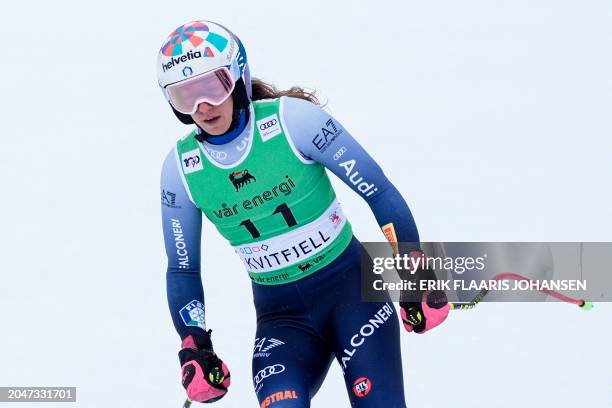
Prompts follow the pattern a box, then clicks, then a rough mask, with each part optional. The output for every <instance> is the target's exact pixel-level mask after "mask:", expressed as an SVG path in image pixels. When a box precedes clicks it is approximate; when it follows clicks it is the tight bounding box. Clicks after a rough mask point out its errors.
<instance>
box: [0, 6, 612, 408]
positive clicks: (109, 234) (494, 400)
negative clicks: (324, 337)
mask: <svg viewBox="0 0 612 408" xmlns="http://www.w3.org/2000/svg"><path fill="white" fill-rule="evenodd" d="M183 4H188V6H183ZM199 18H208V19H211V20H217V21H219V22H222V23H223V24H225V25H227V26H228V27H230V28H231V29H232V30H233V31H234V32H235V33H237V34H238V35H239V36H240V37H241V38H242V39H243V41H244V43H245V45H246V47H247V53H248V57H249V62H250V66H251V69H252V72H253V74H254V75H255V76H258V77H261V78H263V79H266V80H269V81H272V82H274V83H275V84H277V85H278V86H280V87H286V86H290V85H292V84H299V85H303V86H308V87H314V88H317V89H318V90H320V91H321V95H322V96H323V97H324V99H326V100H328V101H329V105H328V107H329V109H330V111H331V112H332V113H333V114H334V115H335V116H336V117H337V119H338V120H340V121H341V122H342V123H343V124H344V125H345V126H346V127H347V128H348V129H349V130H350V131H351V132H352V133H353V134H354V135H355V136H356V137H357V138H358V139H359V141H360V142H361V143H362V144H363V145H364V146H365V147H366V148H367V149H368V150H369V152H370V153H371V154H372V155H373V156H374V157H375V158H376V159H377V160H378V161H379V162H380V164H381V165H382V167H383V168H384V169H385V172H386V173H387V175H388V176H389V177H390V179H391V180H392V181H393V182H394V183H395V184H396V186H397V187H398V188H399V190H400V191H401V192H402V193H403V194H404V197H405V198H406V199H407V200H408V202H409V204H410V206H411V209H412V210H413V213H414V215H415V217H416V219H417V222H418V225H419V227H420V231H421V236H422V239H423V240H425V241H469V240H489V241H493V240H503V241H513V240H516V241H599V240H604V241H612V232H611V231H612V215H611V211H610V201H611V198H612V196H611V193H610V174H611V172H612V160H611V158H612V156H611V153H612V138H611V137H610V136H611V135H612V124H611V115H610V112H611V111H612V93H611V91H612V80H611V77H610V73H611V72H612V48H611V41H610V40H611V39H612V24H611V22H612V3H610V2H609V1H606V0H600V1H595V0H584V1H580V2H576V1H567V0H557V1H553V0H536V1H533V0H532V1H527V0H514V1H501V0H497V1H491V0H487V1H485V0H466V1H461V2H456V1H450V0H441V1H437V2H417V1H387V2H363V1H353V2H350V3H349V2H330V1H318V0H317V1H309V2H307V3H306V2H299V3H295V2H292V3H291V4H289V3H287V2H281V1H269V2H260V3H258V4H257V6H256V7H254V6H253V3H252V2H246V1H236V2H232V3H228V2H206V3H203V2H200V3H182V4H181V5H178V3H169V2H159V1H147V2H144V1H134V2H125V1H123V2H119V1H114V0H109V1H106V2H76V1H54V2H43V1H40V0H36V1H22V2H19V3H17V2H11V3H10V5H8V4H5V5H4V6H3V12H2V13H1V15H0V33H1V34H2V38H5V42H4V44H5V45H4V47H3V55H4V58H3V61H2V64H1V67H0V70H1V73H2V75H1V77H2V78H4V81H2V84H1V85H0V87H1V88H0V89H1V93H2V95H3V98H2V99H1V101H0V112H2V120H1V121H0V126H1V135H2V137H1V138H0V151H1V157H2V159H1V161H0V175H1V176H0V177H1V181H2V199H1V200H0V211H2V213H4V214H5V215H6V216H5V221H4V222H3V223H2V225H3V226H2V232H3V233H2V234H1V237H0V248H1V251H2V267H1V269H2V275H1V278H0V318H1V320H2V322H3V323H4V324H3V328H2V331H1V335H0V367H1V369H0V385H1V386H19V385H20V386H60V385H62V386H76V387H78V392H77V400H78V402H77V404H76V406H79V407H88V408H89V407H92V408H93V407H108V406H114V407H159V406H167V407H179V406H181V404H182V401H183V400H184V393H183V390H182V387H181V386H180V374H179V366H178V359H177V356H176V354H177V351H178V345H179V344H178V337H177V335H176V334H175V332H174V329H173V328H172V325H171V321H170V317H169V313H168V310H167V306H166V298H165V286H164V285H165V276H164V273H165V255H164V252H163V242H162V236H161V228H160V226H161V223H160V217H159V213H160V208H159V207H160V206H159V190H158V182H159V173H160V167H161V163H162V160H163V158H164V156H165V154H166V153H167V151H168V150H169V149H170V148H171V145H172V144H173V142H174V141H175V140H176V139H177V138H178V137H180V136H182V135H183V134H184V133H186V132H187V128H186V127H184V126H183V125H181V124H180V123H179V122H178V121H177V120H175V119H174V117H173V116H172V114H171V111H170V109H169V108H168V106H167V104H166V102H165V101H164V99H163V97H162V95H161V93H160V91H159V90H158V87H157V83H156V77H155V75H156V74H155V58H156V53H157V50H158V49H159V47H160V46H161V44H162V42H163V40H164V39H165V38H166V36H167V35H168V34H169V33H170V31H172V30H173V29H174V28H175V27H177V26H178V25H180V24H183V23H184V22H187V21H191V20H194V19H199ZM398 121H399V122H401V123H402V127H401V128H400V127H398V126H397V123H398ZM335 184H336V186H337V190H338V194H339V196H340V199H341V201H342V202H343V203H344V206H345V210H346V212H347V213H348V216H349V218H350V219H351V220H353V225H354V228H355V230H356V235H357V236H358V237H359V238H360V239H361V240H381V239H382V235H381V233H380V232H379V230H378V228H377V225H376V223H375V220H374V217H373V216H372V215H371V213H370V212H369V209H368V207H367V206H366V205H365V203H364V202H362V201H361V200H359V199H358V198H357V197H356V196H355V195H354V194H353V193H352V192H351V191H350V190H349V189H348V188H346V187H345V186H343V185H339V184H338V183H337V180H335ZM203 259H204V263H203V269H204V281H205V287H206V289H207V290H206V302H207V320H208V325H209V327H211V328H213V329H214V337H213V340H214V344H215V348H216V350H217V351H218V353H219V354H220V356H221V357H222V358H223V359H224V360H225V361H227V362H228V364H229V367H230V369H231V370H232V387H231V389H230V393H229V394H228V396H226V397H225V398H224V399H223V400H221V401H219V402H218V403H216V404H215V407H219V408H221V407H237V406H240V407H243V406H252V407H254V406H256V405H257V403H256V399H255V394H254V392H253V390H252V385H251V381H252V376H251V373H250V365H251V362H250V361H251V360H250V355H251V347H252V341H253V336H254V329H255V321H254V310H253V307H252V297H251V294H250V285H249V280H248V279H247V277H246V276H245V275H246V274H245V273H244V272H243V270H242V269H241V265H240V262H239V260H238V258H236V257H235V256H234V255H233V252H232V250H231V249H230V247H229V246H228V245H227V244H226V243H225V242H223V241H222V240H221V239H219V236H218V235H217V233H216V232H214V231H213V230H212V227H211V226H210V224H208V223H206V224H205V230H204V247H203ZM603 272H605V271H602V273H603ZM611 311H612V306H611V305H610V304H609V303H608V304H603V303H600V304H597V305H596V308H595V309H594V310H593V311H592V312H590V313H586V314H585V313H583V312H581V311H580V310H578V309H577V308H574V307H571V306H569V305H565V304H553V303H546V304H545V303H541V304H522V305H518V304H485V305H482V306H480V307H479V308H478V309H477V310H476V311H471V312H464V313H461V312H457V313H453V314H452V316H451V317H450V318H449V319H448V321H447V323H445V324H444V325H443V326H442V327H440V328H438V329H436V330H434V331H433V332H431V333H428V334H427V335H424V336H415V335H407V334H406V333H403V334H402V348H403V350H402V351H403V356H402V357H403V360H404V371H405V372H404V376H405V388H406V397H407V402H408V406H410V407H424V406H451V405H452V406H460V407H464V406H471V407H489V406H496V407H499V408H502V407H508V408H509V407H513V408H514V407H517V406H542V405H547V406H555V407H574V406H576V405H577V404H580V405H583V406H589V407H593V408H600V407H602V408H603V407H609V406H612V391H611V389H612V387H611V385H612V381H611V380H612V376H611V375H610V372H609V371H608V370H609V366H610V363H612V358H611V357H612V353H610V349H609V347H610V344H611V343H612V329H611V328H610V321H611V320H610V312H611ZM383 353H384V351H382V350H381V356H382V355H384V354H383ZM347 401H348V400H347V397H346V394H345V390H344V384H343V382H342V376H341V371H340V369H339V367H338V366H337V365H334V366H333V367H332V369H331V371H330V373H329V375H328V378H327V380H326V382H325V384H324V386H323V388H322V389H321V391H320V392H319V394H318V395H317V396H316V398H315V399H314V401H313V406H314V407H329V406H347V405H348V402H347ZM332 404H335V405H332ZM38 405H39V404H30V406H38ZM55 405H58V406H62V407H63V406H65V405H64V404H62V405H60V404H54V403H49V404H47V405H44V406H48V407H52V406H55ZM24 406H25V405H24Z"/></svg>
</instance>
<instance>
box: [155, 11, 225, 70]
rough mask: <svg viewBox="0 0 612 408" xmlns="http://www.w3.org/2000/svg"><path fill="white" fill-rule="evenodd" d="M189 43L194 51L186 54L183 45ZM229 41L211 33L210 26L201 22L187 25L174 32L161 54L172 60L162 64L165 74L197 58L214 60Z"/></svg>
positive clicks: (191, 50)
mask: <svg viewBox="0 0 612 408" xmlns="http://www.w3.org/2000/svg"><path fill="white" fill-rule="evenodd" d="M185 42H188V45H187V46H188V47H191V48H192V49H190V50H188V51H187V52H185V50H184V49H183V44H184V43H185ZM228 43H229V40H228V39H227V38H225V37H223V36H222V35H219V34H216V33H213V32H211V31H210V28H209V27H208V25H206V24H204V23H201V22H199V21H194V22H193V23H189V24H185V25H184V26H181V27H179V28H177V29H176V30H174V31H173V32H172V34H170V36H169V37H168V40H166V43H165V44H164V45H163V47H162V48H161V50H160V52H161V53H162V54H163V55H165V56H166V57H170V60H169V61H168V62H166V63H164V64H162V68H163V70H164V72H166V71H167V70H169V69H172V68H174V67H175V66H177V65H179V64H181V63H183V62H186V61H189V60H193V59H196V58H214V57H216V56H217V55H219V54H220V53H222V52H223V51H224V50H225V48H226V47H227V44H228Z"/></svg>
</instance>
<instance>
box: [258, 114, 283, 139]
mask: <svg viewBox="0 0 612 408" xmlns="http://www.w3.org/2000/svg"><path fill="white" fill-rule="evenodd" d="M256 125H257V129H258V130H259V133H260V134H261V140H263V141H264V142H265V141H267V140H270V139H271V138H273V137H274V136H276V135H280V134H281V133H282V130H281V127H280V123H279V120H278V115H277V114H276V113H275V114H274V115H270V116H267V117H265V118H263V119H261V120H258V121H257V122H256Z"/></svg>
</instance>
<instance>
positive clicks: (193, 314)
mask: <svg viewBox="0 0 612 408" xmlns="http://www.w3.org/2000/svg"><path fill="white" fill-rule="evenodd" d="M179 313H180V315H181V319H183V323H185V325H186V326H195V327H199V328H201V329H204V330H206V323H205V320H204V304H203V303H202V302H200V301H199V300H192V301H191V302H189V303H187V304H186V305H185V306H183V308H182V309H181V310H180V312H179Z"/></svg>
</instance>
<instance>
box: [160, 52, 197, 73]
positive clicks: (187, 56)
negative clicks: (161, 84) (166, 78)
mask: <svg viewBox="0 0 612 408" xmlns="http://www.w3.org/2000/svg"><path fill="white" fill-rule="evenodd" d="M195 58H202V53H201V52H200V51H196V52H193V51H188V52H187V54H184V55H181V56H180V57H177V58H174V57H172V58H171V59H170V62H168V63H166V64H162V67H163V68H164V72H166V71H167V70H169V69H171V68H174V66H175V65H178V64H180V63H181V62H187V61H189V60H192V59H195ZM190 69H191V68H190ZM184 73H185V72H184V71H183V74H184Z"/></svg>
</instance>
